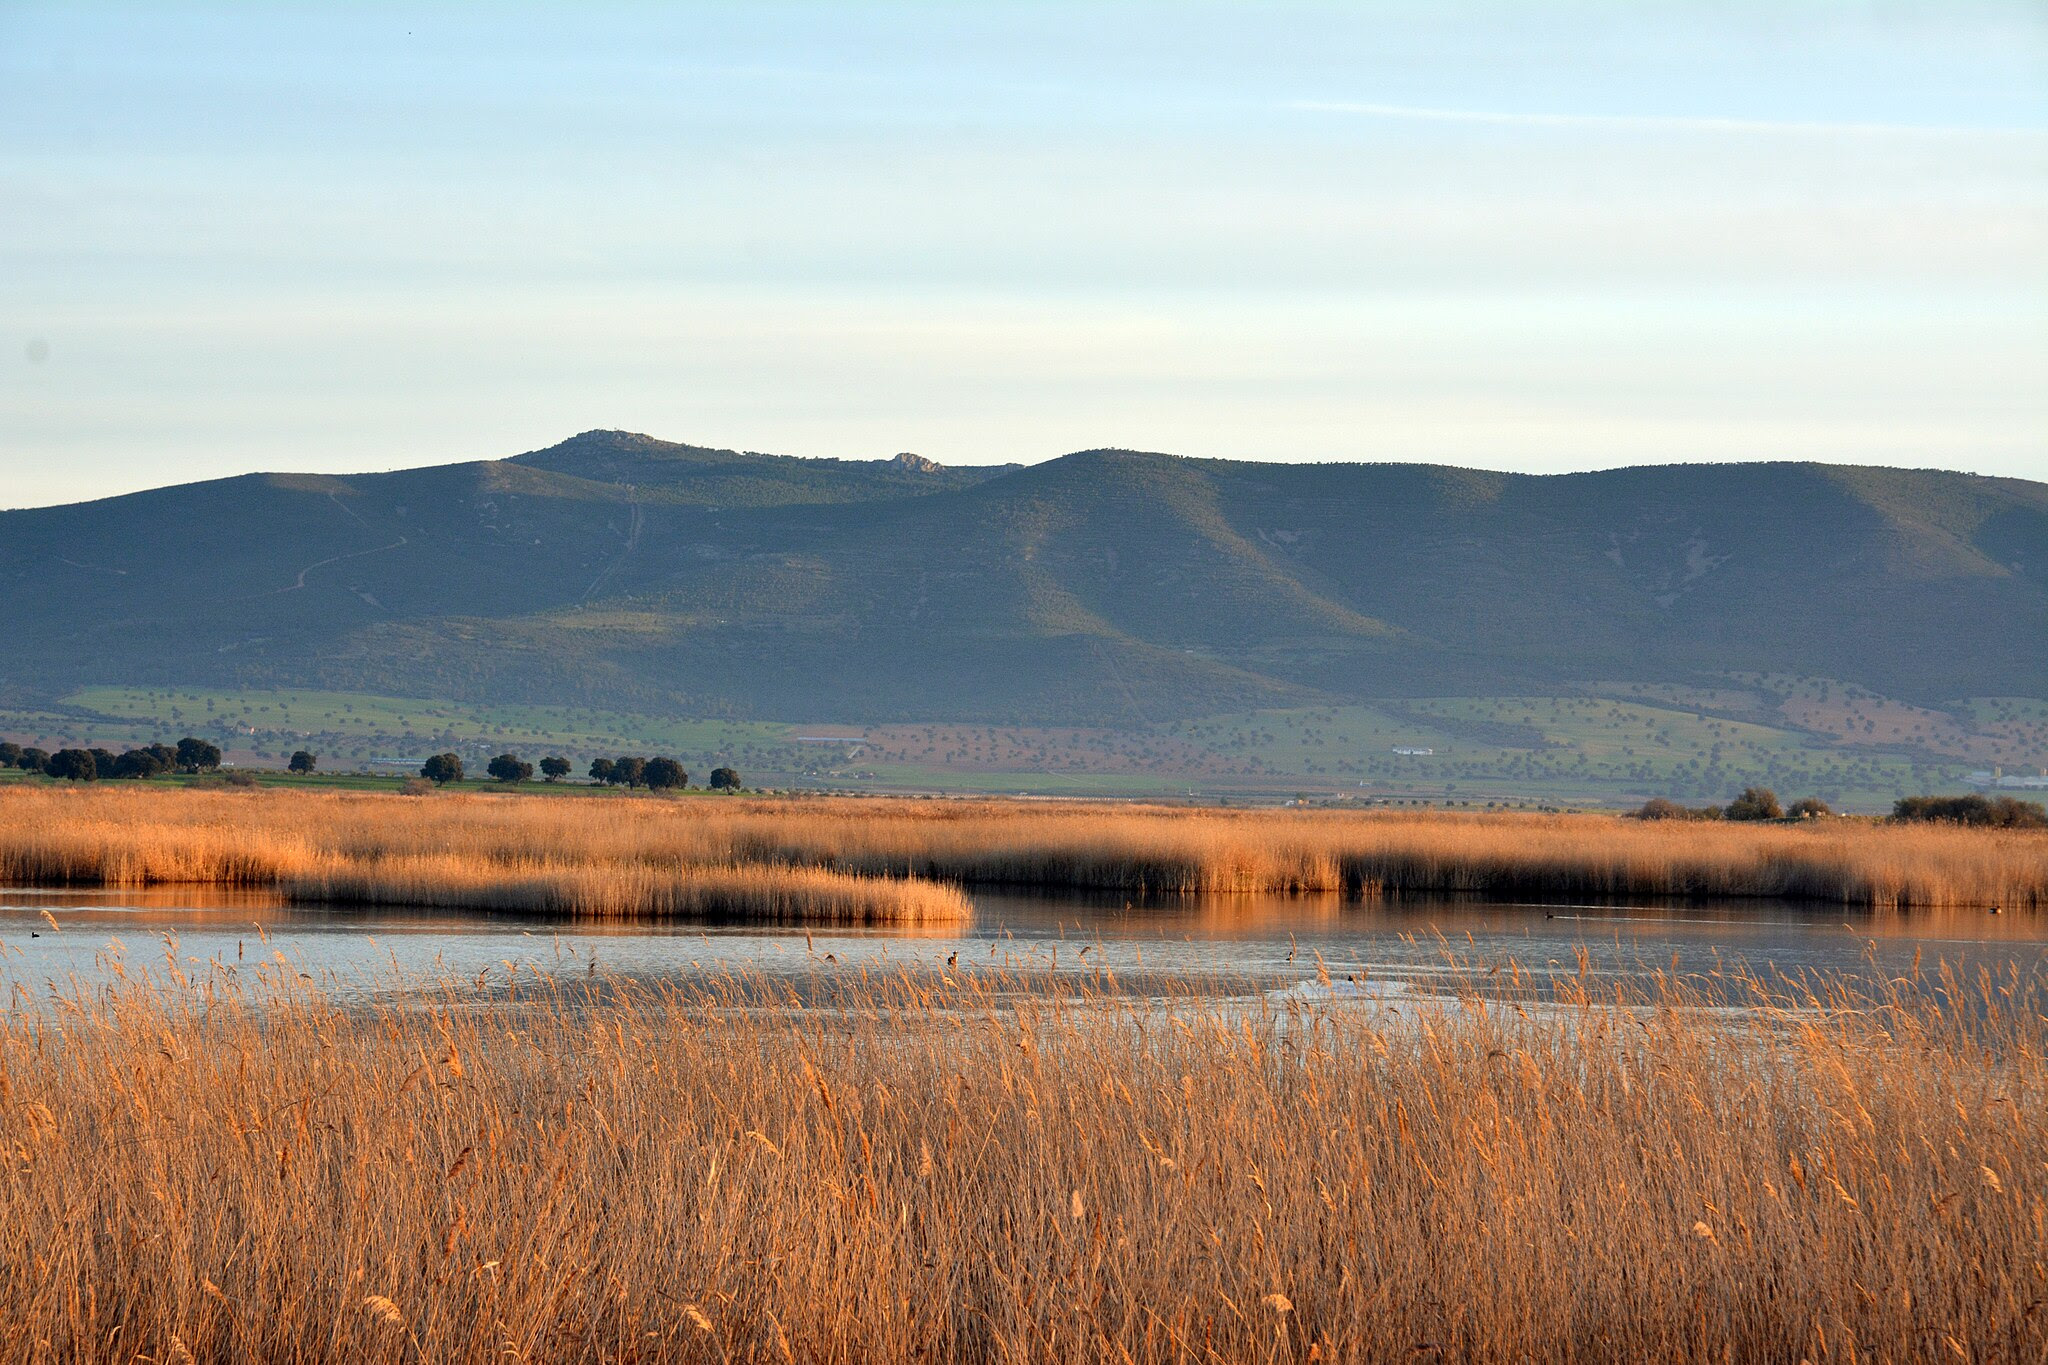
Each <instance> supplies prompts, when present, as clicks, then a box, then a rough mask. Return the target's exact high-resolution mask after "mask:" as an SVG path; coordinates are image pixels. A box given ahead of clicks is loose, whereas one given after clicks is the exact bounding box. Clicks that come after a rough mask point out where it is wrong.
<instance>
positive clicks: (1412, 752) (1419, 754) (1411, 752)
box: [1394, 744, 1436, 758]
mask: <svg viewBox="0 0 2048 1365" xmlns="http://www.w3.org/2000/svg"><path fill="white" fill-rule="evenodd" d="M1394 752H1395V753H1397V754H1406V755H1408V756H1409V757H1410V758H1428V757H1429V756H1430V755H1431V754H1433V753H1435V752H1436V750H1434V749H1418V748H1417V747H1415V746H1414V745H1413V744H1396V745H1395V746H1394Z"/></svg>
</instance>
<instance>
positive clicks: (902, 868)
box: [0, 785, 2048, 923]
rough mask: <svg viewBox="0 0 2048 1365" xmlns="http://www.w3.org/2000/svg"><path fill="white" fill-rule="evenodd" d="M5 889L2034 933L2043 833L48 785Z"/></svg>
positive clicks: (12, 816) (6, 815)
mask: <svg viewBox="0 0 2048 1365" xmlns="http://www.w3.org/2000/svg"><path fill="white" fill-rule="evenodd" d="M6 882H11V883H14V884H31V885H64V884H73V885H78V884H82V885H144V884H150V883H212V884H218V885H231V886H263V887H275V888H277V889H279V890H280V891H281V892H283V893H284V894H285V895H287V896H291V897H295V898H298V899H304V900H333V901H355V902H369V903H378V902H383V903H399V902H405V903H413V904H430V905H440V906H448V907H459V906H488V907H499V908H516V907H521V906H524V907H529V908H532V909H535V910H550V911H557V912H563V913H571V914H588V915H606V916H610V915H627V914H634V913H644V914H657V915H663V914H678V915H679V914H692V913H725V914H733V915H740V916H761V917H769V918H803V917H817V918H823V919H830V920H840V921H849V922H869V921H873V922H880V921H890V920H895V921H905V922H929V923H944V922H947V921H949V920H954V919H958V918H960V917H963V916H965V915H966V914H968V913H969V907H968V903H967V902H966V900H965V899H964V898H963V897H962V896H960V894H959V893H958V891H957V890H955V889H954V888H955V887H956V886H960V885H982V886H993V885H1010V886H1019V887H1033V888H1044V889H1090V890H1100V891H1113V892H1121V893H1125V894H1133V895H1139V894H1177V893H1194V892H1210V893H1214V892H1226V893H1227V892H1292V891H1301V892H1336V893H1343V894H1349V895H1381V894H1387V895H1398V894H1403V893H1423V892H1429V893H1441V892H1468V893H1475V894H1482V895H1494V896H1502V895H1543V896H1574V897H1577V896H1584V897H1598V896H1672V897H1784V898H1796V899H1802V900H1812V901H1824V902H1829V903H1833V904H1838V905H1843V906H1858V907H1867V908H1871V909H1902V908H1916V907H1936V906H1947V907H1980V908H1981V907H1989V906H1997V907H2001V908H2006V909H2014V910H2023V909H2029V908H2041V907H2044V906H2048V834H2044V833H2039V832H2009V831H1988V830H1974V829H1963V828H1957V827H1953V826H1941V825H1893V824H1887V823H1883V822H1877V821H1866V820H1823V821H1813V822H1809V823H1806V824H1800V825H1750V824H1727V823H1701V822H1689V821H1688V822H1679V821H1660V822H1641V821H1633V820H1625V819H1620V818H1615V817H1607V816H1545V815H1508V814H1501V815H1452V814H1447V813H1446V814H1414V815H1395V814H1380V813H1364V812H1325V811H1255V812H1246V811H1218V810H1184V809H1167V808H1160V807H1125V806H1108V805H1088V804H1083V803H1022V802H1007V803H1006V802H956V801H902V800H893V801H892V800H784V801H775V800H759V801H752V800H725V799H718V800H673V801H662V800H651V799H643V800H634V799H628V798H617V799H576V800H544V799H539V798H535V797H522V798H518V799H510V798H506V797H502V796H482V795H476V796H468V795H453V794H438V795H435V796H431V797H426V798H407V797H399V796H395V795H381V794H362V793H341V794H327V793H315V792H293V791H276V790H265V791H260V792H196V791H187V790H179V789H141V790H137V789H134V788H128V787H116V786H112V785H103V786H99V787H93V788H86V789H59V788H50V787H42V786H37V787H17V788H13V789H9V790H4V791H0V883H6Z"/></svg>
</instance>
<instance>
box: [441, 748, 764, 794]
mask: <svg viewBox="0 0 2048 1365" xmlns="http://www.w3.org/2000/svg"><path fill="white" fill-rule="evenodd" d="M534 766H535V765H534V764H532V763H529V762H528V761H527V760H525V759H523V758H521V757H520V756H519V755H518V754H513V753H504V754H499V755H498V756H497V757H496V758H493V759H492V760H491V761H490V762H489V763H488V764H486V765H485V767H484V771H485V772H486V773H488V774H489V775H490V776H491V777H492V778H493V779H494V780H496V781H498V782H503V783H505V784H507V785H508V786H517V785H518V784H519V783H521V782H530V781H532V780H533V774H534ZM539 768H540V774H541V779H542V780H543V781H546V782H560V781H561V780H562V779H563V778H565V777H567V776H568V775H569V774H570V773H571V772H572V771H574V768H573V765H571V764H570V762H569V760H568V759H566V758H563V757H562V756H561V755H560V754H549V755H548V756H547V757H546V758H543V759H542V760H541V761H540V765H539ZM589 775H590V780H591V781H592V782H593V783H597V784H600V785H603V786H607V787H644V788H646V789H647V790H649V791H670V790H674V789H677V788H681V787H687V786H689V785H690V774H689V773H688V772H687V771H686V770H685V769H684V767H683V765H682V764H681V763H680V762H678V761H677V760H675V759H673V758H667V757H659V756H657V757H654V758H640V757H635V756H633V755H626V756H623V757H619V758H596V759H592V760H591V762H590V768H589ZM420 776H421V777H424V778H426V779H427V780H428V781H429V782H435V783H440V784H443V785H446V784H447V783H450V782H460V781H462V780H463V777H464V769H463V765H462V756H461V755H460V754H454V753H447V754H435V755H434V756H433V757H431V758H429V759H428V760H427V761H426V762H425V763H422V764H421V765H420ZM708 785H709V786H710V788H711V789H712V790H713V791H738V790H739V789H740V788H741V786H742V785H744V784H743V783H742V782H741V780H740V775H739V773H738V771H737V770H735V769H732V768H713V769H712V770H711V778H710V781H709V783H708Z"/></svg>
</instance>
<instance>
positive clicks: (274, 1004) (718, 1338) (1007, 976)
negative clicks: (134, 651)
mask: <svg viewBox="0 0 2048 1365" xmlns="http://www.w3.org/2000/svg"><path fill="white" fill-rule="evenodd" d="M1483 965H1484V964H1477V963H1472V964H1465V967H1464V973H1465V974H1464V975H1463V976H1462V977H1461V978H1460V980H1461V981H1462V985H1461V986H1460V987H1459V988H1458V989H1456V990H1454V991H1453V992H1452V993H1451V994H1449V995H1448V996H1447V997H1445V998H1441V999H1437V1000H1434V1001H1423V1002H1415V1001H1408V1002H1403V1003H1402V1004H1401V1005H1400V1006H1399V1008H1398V1009H1392V1008H1387V1007H1384V1006H1365V1007H1359V1006H1349V1007H1344V1008H1335V1007H1329V1006H1319V1005H1306V1004H1304V1005H1292V1006H1288V1007H1285V1008H1281V1007H1277V1006H1272V1005H1267V1004H1257V1003H1253V1004H1249V1005H1247V1004H1245V1003H1243V1002H1242V1001H1239V1002H1231V1001H1228V1000H1223V999H1218V998H1214V997H1209V996H1204V995H1203V994H1201V992H1202V990H1204V989H1206V988H1204V987H1200V986H1197V985H1187V986H1182V987H1172V986H1168V987H1166V988H1164V989H1163V991H1162V994H1163V996H1164V1001H1163V1003H1161V1002H1159V1001H1154V1002H1153V1003H1146V1002H1142V1001H1138V1000H1135V999H1133V998H1132V997H1129V996H1126V995H1123V994H1120V993H1118V992H1117V991H1115V990H1114V989H1113V988H1112V987H1110V986H1109V985H1108V984H1107V983H1106V982H1102V981H1098V982H1095V983H1089V982H1074V981H1072V980H1061V979H1054V978H1046V977H1039V976H1032V975H1015V974H1012V973H1009V972H1006V971H1001V970H996V969H993V968H987V969H976V970H967V969H959V970H955V971H954V972H952V973H949V974H945V975H938V974H913V973H908V972H906V973H903V974H899V975H896V976H891V977H881V976H870V977H867V978H865V979H862V980H858V981H847V980H845V979H824V978H820V979H817V980H808V981H807V980H803V979H782V980H777V979H769V978H752V977H742V976H728V977H723V978H716V979H703V978H700V979H698V980H696V981H695V982H693V983H690V984H686V985H675V986H667V987H661V988H655V987H648V986H642V985H635V984H633V983H631V982H626V981H611V980H605V979H603V978H599V979H596V980H594V981H586V980H583V979H581V978H579V979H577V980H576V981H575V982H574V983H573V984H571V983H566V982H552V981H546V980H545V978H543V979H541V980H539V981H536V983H535V984H534V985H533V986H531V987H529V988H528V989H527V992H526V993H525V994H524V995H522V996H520V997H519V998H516V999H512V1000H500V1001H498V1002H496V1003H495V1004H494V1005H493V1007H492V1008H489V1009H478V1008H472V1007H470V1006H469V1005H468V1004H467V1002H466V1001H465V999H464V998H463V997H461V996H460V995H459V994H457V993H456V992H455V990H454V989H453V988H448V989H447V991H446V993H445V994H437V993H436V990H435V988H434V987H433V983H418V982H414V983H399V984H402V985H405V986H407V987H408V989H409V990H412V991H413V993H412V994H410V995H408V996H406V997H405V998H404V1000H403V1002H402V1003H398V1004H393V1005H390V1006H388V1007H386V1008H383V1009H379V1010H374V1011H371V1010H364V1009H362V1008H360V1007H359V1008H356V1009H353V1010H351V1009H344V1008H341V1007H339V1006H337V1005H336V1004H334V1003H331V1002H330V1001H329V1000H327V999H325V998H323V997H322V996H321V995H320V994H318V993H317V992H315V991H314V990H313V989H312V988H311V987H309V986H307V985H306V984H305V983H304V982H303V981H301V980H300V979H299V978H298V976H297V974H296V972H294V971H292V970H290V969H289V967H284V966H279V967H272V968H266V969H263V970H260V971H257V970H244V969H237V968H231V967H226V966H215V967H212V968H209V969H205V970H204V971H203V972H202V973H201V974H199V975H197V976H195V977H189V978H188V977H187V976H186V975H185V974H184V972H185V969H182V968H181V967H180V965H179V959H178V957H177V954H176V952H175V950H173V951H172V952H171V953H170V956H169V963H168V966H167V968H165V969H161V970H160V971H159V973H157V974H156V975H154V976H150V977H145V976H143V975H140V974H136V975H131V976H128V977H125V978H124V979H123V980H122V982H121V983H119V984H117V985H116V986H114V987H113V988H110V989H107V990H104V991H102V992H99V993H96V994H92V995H82V996H77V997H71V998H61V999H58V1000H55V1001H52V1002H48V1003H45V1004H42V1005H40V1006H39V1007H38V1008H36V1009H34V1010H30V1011H27V1012H14V1013H10V1014H7V1015H5V1016H0V1114H4V1116H5V1120H4V1122H5V1127H4V1134H5V1147H6V1150H5V1156H4V1160H0V1361H24V1362H26V1361H43V1360H54V1359H62V1360H80V1361H98V1360H109V1361H113V1360H119V1361H187V1360H206V1361H263V1362H269V1361H303V1362H327V1361H394V1362H395V1361H415V1360H433V1361H450V1362H472V1361H473V1362H478V1363H479V1365H481V1363H482V1362H485V1361H501V1360H506V1359H516V1360H528V1361H555V1360H570V1359H575V1360H609V1361H650V1362H651V1361H671V1360H675V1361H724V1360H782V1361H790V1362H804V1363H806V1365H808V1362H824V1361H876V1360H890V1361H938V1360H948V1361H953V1360H962V1361H991V1362H1012V1361H1014V1362H1024V1361H1040V1360H1054V1359H1060V1360H1115V1361H1128V1362H1133V1365H1135V1363H1136V1362H1153V1361H1180V1360H1195V1359H1200V1360H1205V1361H1216V1360H1224V1361H1315V1360H1321V1361H1361V1360H1460V1361H1502V1362H1507V1361H1527V1360H1558V1361H1621V1360H1628V1361H1637V1360H1695V1359H1696V1360H1717V1361H1719V1360H1759V1361H1761V1360H1783V1361H1797V1360H1801V1359H1805V1360H1811V1361H1815V1362H1824V1361H1920V1360H1930V1359H1957V1360H1966V1361H2025V1362H2035V1361H2039V1360H2040V1359H2042V1358H2043V1354H2044V1352H2048V1265H2044V1255H2048V1253H2044V1250H2043V1249H2044V1247H2048V1121H2044V1114H2048V1074H2044V1043H2048V1022H2044V1020H2048V981H2044V980H2043V977H2042V975H2041V973H2040V972H2039V971H2038V969H2037V970H2034V971H2026V970H2022V969H2019V968H2017V967H2014V968H2011V969H2009V970H2007V971H2006V972H2005V973H2004V974H1989V973H1985V974H1977V975H1966V974H1961V973H1956V972H1952V971H1944V972H1930V973H1929V975H1928V976H1927V977H1926V978H1924V979H1919V980H1906V981H1897V982H1893V983H1890V984H1889V985H1886V986H1882V987H1878V988H1876V989H1874V990H1864V989H1861V988H1858V987H1854V986H1851V985H1848V984H1844V983H1835V984H1832V985H1830V984H1826V983H1818V984H1809V985H1807V986H1805V987H1799V988H1793V987H1790V986H1784V985H1772V984H1768V983H1765V982H1762V981H1754V980H1742V979H1737V980H1733V981H1728V980H1724V981H1721V982H1718V983H1716V984H1717V985H1718V986H1719V987H1721V988H1722V991H1723V993H1724V994H1725V993H1727V992H1728V991H1732V992H1733V993H1734V994H1735V995H1736V996H1737V997H1739V999H1740V1001H1741V1003H1742V1004H1744V1005H1745V1006H1747V1009H1746V1010H1745V1011H1744V1012H1740V1013H1734V1014H1731V1013H1729V1012H1727V1011H1725V1010H1706V1009H1702V1008H1700V1007H1701V1006H1702V1005H1703V1004H1704V1003H1706V998H1705V997H1704V996H1703V995H1702V994H1701V993H1700V991H1699V990H1698V989H1697V988H1696V987H1697V983H1688V982H1681V981H1676V980H1669V979H1666V980H1663V981H1661V982H1659V983H1658V984H1657V985H1656V986H1655V987H1654V988H1652V989H1650V990H1649V991H1648V993H1647V994H1643V995H1634V994H1622V995H1616V996H1612V997H1600V996H1596V995H1595V994H1594V993H1593V992H1594V987H1593V986H1592V984H1591V983H1592V982H1593V981H1594V980H1596V979H1597V977H1595V976H1581V977H1579V978H1573V979H1568V980H1566V981H1564V982H1563V983H1562V984H1561V985H1551V984H1546V985H1545V986H1543V987H1541V988H1539V987H1538V986H1537V985H1536V984H1535V983H1534V982H1533V981H1532V980H1531V979H1530V978H1528V977H1525V976H1522V975H1521V974H1520V973H1519V972H1518V971H1517V970H1516V969H1514V968H1513V967H1512V966H1509V967H1508V968H1507V970H1505V971H1502V972H1499V973H1492V974H1489V972H1488V971H1485V970H1482V967H1483ZM1493 965H1494V966H1496V967H1497V966H1501V965H1502V964H1498V963H1496V964H1493Z"/></svg>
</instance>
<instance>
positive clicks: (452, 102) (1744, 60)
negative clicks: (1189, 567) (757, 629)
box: [0, 0, 2048, 506]
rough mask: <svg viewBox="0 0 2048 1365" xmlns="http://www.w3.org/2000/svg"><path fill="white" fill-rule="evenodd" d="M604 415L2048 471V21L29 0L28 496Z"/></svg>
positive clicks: (25, 36) (1909, 9) (448, 457)
mask: <svg viewBox="0 0 2048 1365" xmlns="http://www.w3.org/2000/svg"><path fill="white" fill-rule="evenodd" d="M600 427H604V428H624V429H627V430H635V431H644V432H648V433H650V434H653V435H656V436H661V437H664V438H667V439H671V440H681V441H689V442H692V443H696V444H704V445H715V446H729V447H734V448H739V449H750V450H764V451H774V452H778V453H787V454H799V455H826V456H838V457H842V458H858V459H875V458H881V457H884V456H888V455H891V454H894V453H896V452H898V451H904V450H911V451H916V452H918V453H920V454H923V455H926V456H929V457H931V458H933V459H937V460H940V461H942V462H946V463H957V464H982V463H996V462H1005V461H1027V462H1028V461H1037V460H1042V459H1047V458H1051V457H1053V456H1057V455H1059V454H1062V453H1065V452H1067V451H1072V450H1079V449H1089V448H1095V447H1103V446H1121V447H1132V448H1139V449H1146V450H1164V451H1171V452H1175V453H1178V454H1185V455H1201V456H1218V457H1229V458H1239V459H1266V460H1423V461H1433V462H1442V463H1449V464H1460V465H1475V466H1482V467H1486V468H1493V469H1511V470H1522V471H1528V472H1536V473H1551V472H1559V471H1566V470H1578V469H1593V468H1604V467H1612V466H1617V465H1630V464H1650V463H1668V462H1674V461H1725V460H1756V459H1813V460H1828V461H1839V462H1849V463H1871V464H1894V465H1908V466H1916V467H1941V468H1951V469H1963V470H1971V471H1976V472H1981V473H1990V474H2011V475H2020V476H2026V477H2034V478H2042V477H2048V6H2044V5H2042V4H2039V3H2036V0H1934V2H1932V3H1905V2H1904V0H1901V2H1899V3H1878V2H1876V0H1858V2H1855V3H1851V2H1850V0H1772V2H1771V3H1750V2H1749V0H1673V2H1672V3H1659V2H1658V0H1626V3H1601V2H1599V0H1558V2H1557V3H1534V2H1533V0H1521V2H1520V3H1509V2H1508V0H1491V2H1485V3H1483V2H1481V0H1432V2H1431V3H1407V2H1406V0H1401V2H1396V0H1347V2H1346V3H1341V4H1336V3H1314V4H1311V3H1260V4H1254V3H1238V4H1205V3H1195V2H1194V0H1187V2H1184V3H1170V4H1167V3H1128V2H1125V0H1088V2H1086V3H1079V2H1074V0H1040V2H1039V3H1013V4H999V3H990V4H983V3H975V4H944V5H940V4H880V3H868V2H867V0H839V2H838V3H757V2H755V0H748V2H747V3H728V4H690V3H678V4H663V5H652V4H649V5H624V4H613V3H604V0H586V3H582V4H578V5H576V6H574V7H571V6H567V5H563V6H559V7H545V6H527V7H519V6H515V5H504V4H492V5H449V4H425V3H423V4H388V3H376V2H375V0H365V2H362V3H353V4H346V5H334V4H326V5H323V4H291V5H285V4H267V5H256V4H241V5H217V6H210V7H196V6H188V5H182V4H178V3H175V0H160V2H159V3H153V4H148V5H137V6H117V5H107V4H96V3H68V4H62V5H46V4H39V3H21V0H0V506H30V505H39V504H46V503H54V502H64V501H75V500H81V499H86V498H92V497H100V496H105V495H108V494H112V493H118V492H125V491H129V490H133V489H138V488H145V487H152V486H156V485H160V484H164V483H171V482H182V481H186V480H192V479H200V478H212V477H218V476H223V475H229V474H235V473H240V472H245V471H249V470H257V469H262V470H323V471H334V472H352V471H359V470H372V469H388V468H397V467H406V466H415V465H423V464H433V463H444V462H448V461H454V460H466V459H479V458H497V457H501V456H505V455H510V454H516V453H518V452H521V451H526V450H532V449H536V448H539V447H543V446H547V445H551V444H553V443H554V442H556V441H558V440H561V439H563V438H565V437H567V436H569V435H572V434H574V433H576V432H579V431H584V430H588V429H592V428H600Z"/></svg>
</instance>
